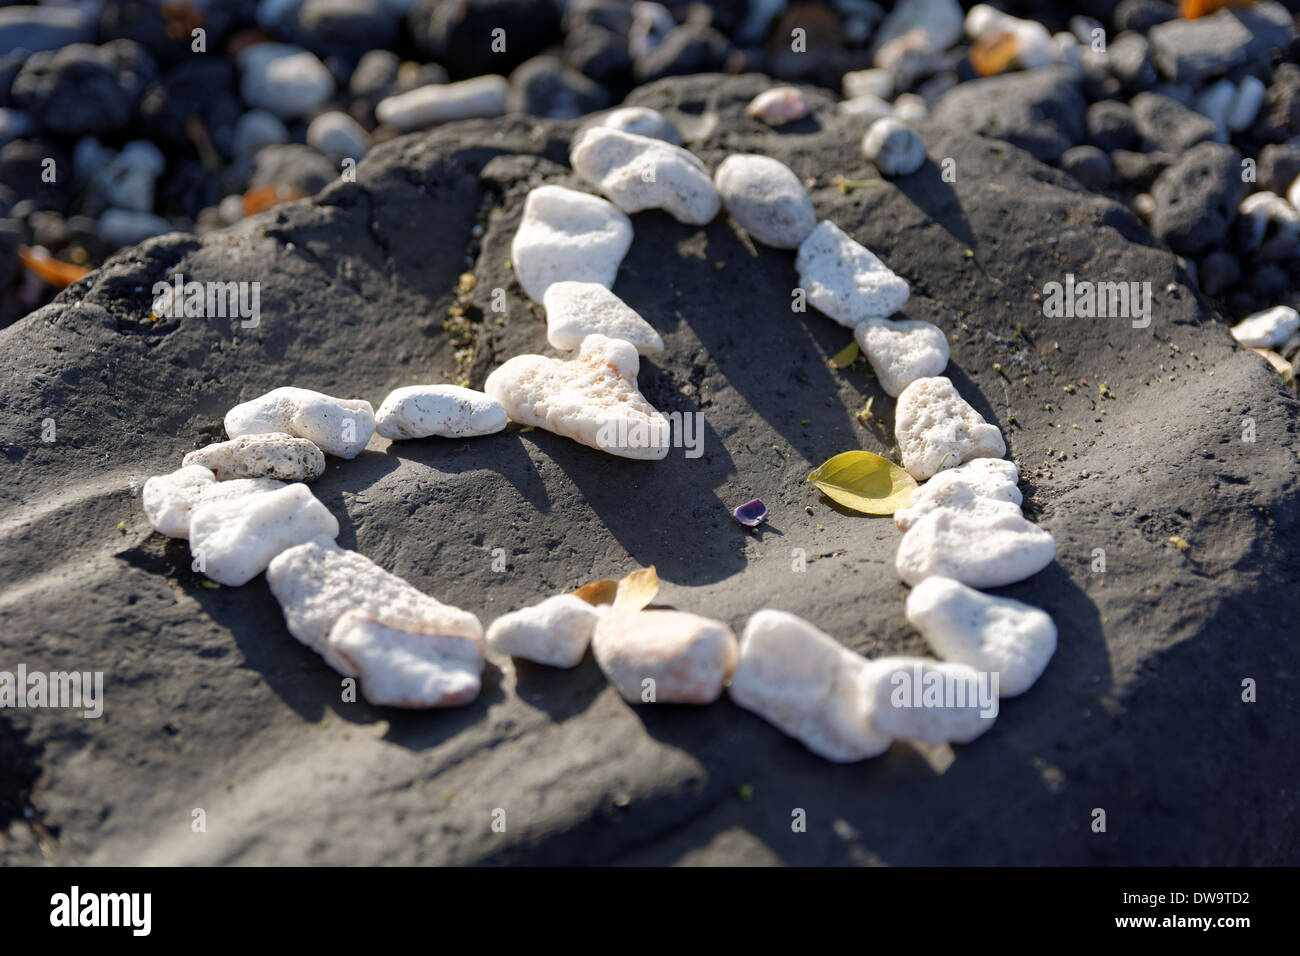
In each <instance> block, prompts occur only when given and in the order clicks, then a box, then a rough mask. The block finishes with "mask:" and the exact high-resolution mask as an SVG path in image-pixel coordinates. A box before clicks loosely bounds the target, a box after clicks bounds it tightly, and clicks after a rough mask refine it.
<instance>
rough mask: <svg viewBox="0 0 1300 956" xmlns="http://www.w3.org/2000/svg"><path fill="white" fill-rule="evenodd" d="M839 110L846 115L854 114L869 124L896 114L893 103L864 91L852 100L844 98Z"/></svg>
mask: <svg viewBox="0 0 1300 956" xmlns="http://www.w3.org/2000/svg"><path fill="white" fill-rule="evenodd" d="M839 110H840V112H841V113H843V114H844V115H845V116H852V117H854V118H856V119H860V120H863V121H864V122H866V123H868V124H870V123H874V122H876V120H879V119H884V118H885V117H886V116H893V115H894V107H893V104H891V103H890V102H889V101H887V100H882V99H881V98H880V97H879V96H876V95H875V94H873V93H862V94H860V95H858V96H855V97H853V99H851V100H844V101H843V102H841V103H840V105H839Z"/></svg>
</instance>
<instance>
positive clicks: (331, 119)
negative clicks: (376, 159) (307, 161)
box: [307, 110, 370, 159]
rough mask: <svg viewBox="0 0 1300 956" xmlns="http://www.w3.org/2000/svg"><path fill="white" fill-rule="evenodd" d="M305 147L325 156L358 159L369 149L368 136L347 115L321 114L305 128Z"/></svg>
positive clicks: (361, 127) (362, 128)
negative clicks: (312, 148)
mask: <svg viewBox="0 0 1300 956" xmlns="http://www.w3.org/2000/svg"><path fill="white" fill-rule="evenodd" d="M307 145H308V146H311V147H314V148H315V149H317V150H319V151H320V152H322V153H324V154H325V155H326V156H345V157H347V158H349V159H360V158H361V157H362V156H364V155H365V154H366V150H368V149H369V148H370V134H369V133H367V132H366V128H365V127H364V126H362V125H361V124H360V123H358V122H357V121H356V120H354V119H353V118H352V117H351V116H349V115H348V114H347V113H343V112H340V111H339V110H330V111H329V112H327V113H321V114H320V115H319V116H317V117H316V118H315V119H314V120H312V121H311V125H310V126H308V127H307Z"/></svg>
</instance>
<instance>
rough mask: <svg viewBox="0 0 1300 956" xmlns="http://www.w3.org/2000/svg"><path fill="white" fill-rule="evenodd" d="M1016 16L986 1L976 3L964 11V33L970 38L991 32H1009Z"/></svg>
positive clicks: (977, 37) (974, 38) (975, 38)
mask: <svg viewBox="0 0 1300 956" xmlns="http://www.w3.org/2000/svg"><path fill="white" fill-rule="evenodd" d="M1015 23H1016V18H1015V17H1013V16H1012V15H1011V14H1009V13H1003V12H1002V11H1001V10H998V9H996V8H994V7H991V6H989V5H988V4H987V3H977V4H975V6H973V7H971V8H970V9H969V10H968V11H966V21H965V28H966V35H967V36H968V37H970V38H971V39H972V40H978V39H979V38H980V37H982V36H986V35H988V34H991V33H1010V32H1011V29H1012V27H1013V26H1014V25H1015Z"/></svg>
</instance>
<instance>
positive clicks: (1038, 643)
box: [907, 577, 1056, 697]
mask: <svg viewBox="0 0 1300 956" xmlns="http://www.w3.org/2000/svg"><path fill="white" fill-rule="evenodd" d="M907 620H908V621H909V622H910V623H911V625H912V626H913V627H915V628H916V629H917V630H918V631H920V632H921V636H922V637H924V638H925V640H926V643H928V644H929V645H930V648H931V649H932V650H933V651H934V652H935V653H936V654H938V655H939V656H940V657H942V658H943V659H944V660H946V661H956V662H957V663H959V664H969V665H970V666H971V667H973V668H975V669H976V670H977V671H988V672H993V673H996V674H997V675H998V693H999V694H1000V695H1001V696H1002V697H1015V696H1016V695H1017V694H1023V693H1024V692H1025V691H1027V690H1029V688H1030V687H1032V686H1033V683H1034V681H1036V680H1038V678H1039V677H1040V676H1041V675H1042V673H1043V671H1044V670H1045V669H1046V667H1047V662H1048V661H1050V660H1051V659H1052V654H1054V653H1055V652H1056V625H1055V624H1054V623H1053V622H1052V618H1051V615H1049V614H1048V613H1047V612H1046V611H1042V610H1039V609H1038V608H1036V607H1033V606H1031V605H1028V604H1024V603H1022V602H1020V601H1013V600H1012V599H1011V598H1003V597H993V596H992V595H988V594H981V593H980V592H979V591H976V590H974V589H973V588H969V587H967V586H966V585H964V584H962V583H961V582H959V581H954V580H952V579H951V578H939V577H934V578H926V579H925V580H924V581H922V582H921V583H920V584H918V585H917V586H916V587H915V588H913V589H912V592H911V593H910V594H909V595H908V596H907Z"/></svg>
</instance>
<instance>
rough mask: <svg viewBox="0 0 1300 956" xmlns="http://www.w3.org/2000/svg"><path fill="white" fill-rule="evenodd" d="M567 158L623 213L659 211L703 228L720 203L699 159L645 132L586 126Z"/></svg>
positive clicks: (581, 174)
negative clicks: (645, 134)
mask: <svg viewBox="0 0 1300 956" xmlns="http://www.w3.org/2000/svg"><path fill="white" fill-rule="evenodd" d="M569 162H570V163H571V164H572V166H573V168H574V170H575V171H576V172H577V173H578V175H580V176H582V178H583V179H585V180H587V181H588V182H590V183H592V184H594V185H595V186H596V187H597V188H599V189H600V191H601V192H602V193H604V194H605V195H606V196H608V197H609V198H610V200H612V201H613V203H614V205H616V206H618V208H619V209H621V210H623V211H624V212H628V213H631V212H640V211H641V210H643V209H662V210H664V211H665V212H667V213H668V214H669V215H671V216H672V217H673V218H675V219H677V220H678V221H679V222H684V223H689V224H691V225H697V226H702V225H704V224H705V223H707V222H709V221H710V220H712V219H713V217H714V216H716V215H717V214H718V208H719V207H720V205H721V202H720V200H719V199H718V192H717V190H716V189H714V188H713V181H712V180H711V179H710V178H709V173H708V170H707V169H705V167H704V164H703V163H702V162H700V161H699V160H698V159H696V158H695V157H694V156H693V155H691V154H690V153H689V152H687V151H686V150H684V149H682V148H681V147H680V146H673V145H671V144H669V143H665V142H663V141H662V140H658V139H652V138H650V137H648V136H636V135H634V134H632V133H624V132H622V131H621V130H616V129H610V128H609V127H608V126H591V127H588V128H587V129H586V130H585V131H584V132H583V133H582V134H581V135H579V136H578V138H577V139H576V140H574V143H573V150H572V152H570V154H569Z"/></svg>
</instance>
